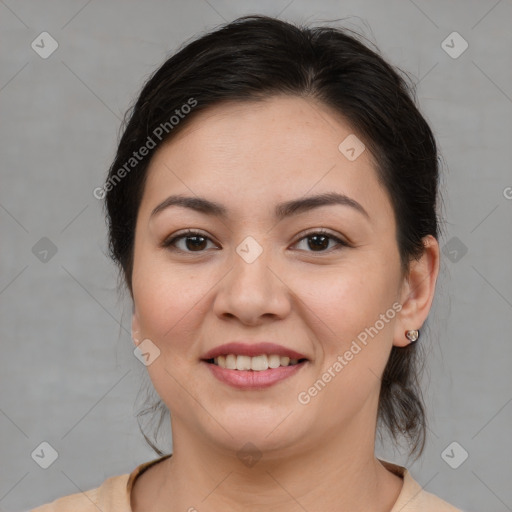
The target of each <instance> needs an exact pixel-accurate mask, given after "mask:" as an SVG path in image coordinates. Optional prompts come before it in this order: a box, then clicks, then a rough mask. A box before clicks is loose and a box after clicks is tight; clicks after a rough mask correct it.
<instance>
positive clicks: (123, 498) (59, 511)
mask: <svg viewBox="0 0 512 512" xmlns="http://www.w3.org/2000/svg"><path fill="white" fill-rule="evenodd" d="M129 476H130V475H129V474H128V473H127V474H125V475H118V476H113V477H110V478H107V480H105V481H104V482H103V483H102V484H101V485H100V486H99V487H96V488H95V489H90V490H88V491H84V492H79V493H76V494H70V495H68V496H63V497H61V498H58V499H56V500H54V501H52V502H50V503H46V504H44V505H41V506H39V507H37V508H34V509H32V510H30V512H98V509H99V510H102V512H130V506H129V503H128V500H127V492H126V489H127V483H128V478H129Z"/></svg>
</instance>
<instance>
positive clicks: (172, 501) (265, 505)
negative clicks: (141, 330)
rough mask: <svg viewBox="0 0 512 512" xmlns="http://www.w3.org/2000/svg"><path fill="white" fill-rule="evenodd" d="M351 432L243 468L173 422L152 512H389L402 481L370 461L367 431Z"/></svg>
mask: <svg viewBox="0 0 512 512" xmlns="http://www.w3.org/2000/svg"><path fill="white" fill-rule="evenodd" d="M356 427H357V428H356ZM350 430H351V427H350V426H349V427H348V431H347V430H345V431H344V435H343V436H342V437H341V436H340V435H339V434H335V433H332V436H331V437H327V436H325V437H324V438H323V439H322V441H321V442H320V441H319V442H318V443H313V444H314V446H312V443H311V441H309V444H308V445H307V446H306V444H305V445H304V447H303V449H300V450H297V447H296V446H295V448H294V453H293V456H290V455H289V454H287V455H286V456H283V454H282V453H280V454H277V453H275V452H266V453H262V454H261V458H260V459H259V460H258V461H257V462H256V463H254V461H252V462H251V461H250V460H246V462H245V463H244V462H243V461H241V460H240V459H239V458H238V457H237V455H236V453H233V452H231V453H226V452H225V451H223V450H221V449H220V448H219V447H218V445H216V444H213V443H210V442H208V441H207V440H205V439H204V438H199V439H198V438H197V436H195V435H193V434H191V433H190V431H189V430H188V429H187V428H185V426H184V425H180V423H179V421H176V420H175V421H173V444H174V452H173V456H172V457H171V458H169V459H167V460H166V461H165V462H164V463H162V464H158V465H156V466H155V467H157V466H161V469H160V476H159V477H158V478H157V479H155V482H156V481H158V484H157V485H156V487H155V488H154V489H153V491H154V492H152V493H151V494H152V496H153V502H152V503H151V505H152V506H151V510H154V511H158V512H174V511H175V510H176V511H177V510H181V511H183V510H190V511H194V510H197V511H201V512H208V511H218V510H223V511H226V512H229V511H235V510H236V511H238V510H240V505H241V504H243V508H244V510H247V511H248V512H253V511H261V510H268V511H269V512H274V511H276V512H277V511H278V510H279V512H288V511H292V510H293V511H296V510H299V508H302V509H303V510H336V511H339V512H345V511H346V512H348V511H350V512H363V511H367V510H373V511H375V512H389V511H390V510H391V509H392V507H393V504H394V503H395V502H396V500H397V498H398V495H399V493H400V490H401V486H402V480H401V479H400V478H399V477H397V476H396V475H393V474H392V473H390V472H389V471H388V470H387V469H385V468H384V467H383V466H382V464H381V463H380V462H379V461H378V459H376V458H375V455H374V438H375V430H374V429H372V428H371V426H369V428H367V429H366V430H363V431H362V430H361V428H360V425H353V426H352V430H353V431H350ZM308 447H309V448H308Z"/></svg>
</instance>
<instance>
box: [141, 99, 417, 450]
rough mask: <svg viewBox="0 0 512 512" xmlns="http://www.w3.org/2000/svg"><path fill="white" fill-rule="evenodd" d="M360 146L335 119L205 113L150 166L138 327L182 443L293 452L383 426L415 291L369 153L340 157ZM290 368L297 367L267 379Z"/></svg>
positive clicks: (278, 112) (245, 111) (296, 102)
mask: <svg viewBox="0 0 512 512" xmlns="http://www.w3.org/2000/svg"><path fill="white" fill-rule="evenodd" d="M351 134H353V131H352V129H351V127H350V126H349V125H348V124H347V123H346V122H345V121H344V120H343V119H341V118H340V117H339V116H337V115H336V114H334V113H333V112H332V111H330V110H329V109H328V108H327V107H325V106H322V105H319V104H316V103H312V102H311V101H307V100H305V99H301V98H293V97H276V98H272V99H268V100H265V101H264V102H259V103H255V102H244V103H233V104H229V105H226V104H224V105H221V106H218V107H215V108H212V109H210V110H208V111H205V112H204V113H201V114H199V115H198V116H197V117H196V118H195V119H194V120H193V121H192V122H191V124H190V125H189V126H188V127H187V128H186V129H185V130H184V131H182V132H180V134H179V135H178V136H177V137H176V138H174V139H173V140H171V141H169V142H168V143H166V144H165V145H163V146H161V147H160V148H159V150H158V151H157V152H156V154H155V155H154V156H153V158H152V161H151V163H150V166H149V169H148V177H147V178H148V179H147V182H146V185H145V190H144V195H143V198H142V202H141V205H140V210H139V213H138V218H137V225H136V233H135V246H134V264H133V275H132V289H133V299H134V314H133V326H132V327H133V330H134V332H135V333H136V335H135V338H136V339H137V340H138V341H142V340H147V339H149V340H150V342H149V343H150V344H151V345H146V347H147V346H151V347H153V349H152V353H153V354H157V353H158V351H159V355H158V356H157V357H155V358H154V360H153V361H152V362H151V364H149V365H148V366H147V369H148V372H149V375H150V378H151V380H152V382H153V384H154V386H155V388H156V390H157V392H158V393H159V395H160V397H161V398H162V399H163V401H164V402H165V404H166V405H167V407H168V408H169V410H170V411H171V418H172V425H173V435H174V438H175V442H179V440H180V439H181V438H183V437H184V435H185V434H184V432H188V434H187V435H192V436H196V437H197V439H201V440H202V441H201V442H204V443H210V444H211V445H212V446H216V447H218V449H234V450H238V449H240V448H241V447H242V446H244V445H245V444H246V443H247V442H250V443H252V444H253V445H255V446H256V447H258V449H262V450H263V449H265V450H268V451H269V452H270V451H272V450H283V451H286V450H287V449H288V448H291V447H293V449H297V448H300V449H308V448H312V447H314V446H318V444H319V442H320V441H321V442H326V441H327V440H329V439H334V438H335V437H336V436H339V435H343V434H344V433H345V434H346V433H347V432H349V431H350V432H353V433H357V432H362V431H366V430H368V426H369V425H370V426H373V419H374V416H375V414H376V410H377V404H378V395H379V389H380V384H381V381H380V377H381V376H382V373H383V371H384V367H385V365H386V362H387V359H388V357H389V353H390V350H391V348H392V345H393V343H394V340H395V342H396V340H397V339H399V336H400V337H403V331H402V330H401V326H399V318H400V313H399V310H400V308H401V306H400V304H401V303H402V301H403V298H404V279H403V276H402V274H401V267H400V258H399V252H398V247H397V243H396V224H395V220H394V214H393V209H392V205H391V203H390V200H389V198H388V195H387V193H386V190H385V189H383V188H382V186H381V185H380V184H379V182H378V179H377V174H376V170H375V165H374V162H373V161H372V158H371V155H370V154H369V151H368V150H364V151H363V152H362V153H361V154H360V155H359V156H358V157H357V158H356V159H355V160H354V159H353V158H351V159H349V158H347V156H345V154H344V153H342V152H341V151H340V149H339V148H338V146H339V145H340V143H341V142H342V141H344V140H345V138H346V137H347V136H349V135H351ZM346 154H347V155H349V156H350V157H352V154H351V152H350V151H349V152H348V153H346ZM328 194H331V196H330V197H331V202H329V201H328V200H327V198H328V197H329V196H327V195H328ZM170 196H181V197H183V198H192V199H198V198H201V199H203V200H205V201H208V202H211V203H215V204H216V205H217V207H216V208H215V207H212V205H208V203H204V202H203V203H200V202H196V204H195V205H194V204H192V203H189V204H188V206H187V205H186V204H184V203H182V204H170V203H173V201H168V203H167V206H166V207H165V204H162V203H164V202H165V201H166V200H167V199H168V198H170ZM316 196H320V197H319V198H318V199H317V200H316V202H315V201H314V200H312V198H314V197H316ZM333 198H335V199H336V198H337V199H336V200H332V199H333ZM174 203H176V201H174ZM159 205H160V208H158V211H157V212H156V213H154V214H153V213H152V212H153V211H154V210H155V208H157V207H158V206H159ZM205 205H206V206H205ZM187 230H190V231H192V233H188V234H187ZM410 328H417V327H416V326H411V327H410ZM398 331H400V335H398V334H397V332H398ZM147 343H148V342H147V341H146V344H147ZM228 343H235V344H234V345H231V346H229V347H222V346H223V345H225V344H228ZM262 343H270V344H273V345H274V346H271V345H259V344H262ZM155 346H156V348H155ZM216 349H218V350H216ZM212 351H213V352H212ZM150 352H151V351H150ZM217 355H220V358H217V357H216V356H217ZM251 355H252V356H270V357H250V356H251ZM286 355H288V356H289V357H291V359H292V363H295V361H293V359H298V362H297V364H296V365H295V364H293V365H288V366H279V367H277V368H269V369H266V370H263V371H261V372H260V371H259V370H258V369H259V368H265V367H266V365H269V364H270V365H271V366H276V364H279V365H281V364H282V365H286V363H287V359H286ZM223 356H228V357H224V359H223ZM277 356H280V357H277ZM151 357H154V356H151ZM214 357H215V359H214V360H213V363H212V360H211V359H212V358H214ZM276 357H277V359H276ZM215 363H217V364H215ZM232 364H238V365H239V368H249V366H244V365H251V366H250V368H253V367H254V368H255V369H254V370H248V369H247V370H243V369H229V368H223V367H222V366H223V365H224V366H225V365H228V366H230V365H232ZM370 430H371V428H370ZM372 435H373V434H372Z"/></svg>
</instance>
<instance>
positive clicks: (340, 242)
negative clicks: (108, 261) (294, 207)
mask: <svg viewBox="0 0 512 512" xmlns="http://www.w3.org/2000/svg"><path fill="white" fill-rule="evenodd" d="M313 235H323V236H326V237H328V238H330V239H331V240H333V241H335V242H336V243H337V244H338V247H335V248H334V249H332V248H331V249H327V250H325V251H306V252H310V253H312V254H315V253H319V254H322V253H323V254H325V253H330V252H332V251H333V250H334V251H338V250H340V249H342V248H344V247H351V246H350V244H349V243H348V242H346V241H344V240H341V239H340V238H338V237H337V236H334V235H333V234H332V233H330V232H329V231H326V230H324V229H317V230H315V231H311V232H309V233H306V234H305V235H303V236H302V237H301V238H299V240H297V242H295V244H294V245H296V244H297V243H299V242H301V241H302V240H304V239H307V238H309V237H312V236H313ZM193 236H201V237H203V238H206V239H207V240H209V241H212V240H211V238H210V237H208V236H206V235H203V234H202V233H201V232H199V231H193V230H191V229H189V230H187V231H186V232H185V233H181V234H179V235H177V236H174V237H172V238H168V239H166V240H164V241H163V242H162V244H161V247H163V248H165V249H168V250H171V251H179V252H183V253H187V254H194V253H197V254H201V253H203V252H205V250H204V251H183V250H182V249H178V248H177V247H175V246H174V244H175V243H176V242H177V241H178V240H181V239H182V238H189V237H193Z"/></svg>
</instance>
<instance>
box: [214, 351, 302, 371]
mask: <svg viewBox="0 0 512 512" xmlns="http://www.w3.org/2000/svg"><path fill="white" fill-rule="evenodd" d="M298 362H299V360H298V359H290V358H289V357H288V356H278V355H276V354H271V355H266V354H262V355H260V356H255V357H250V356H241V355H239V356H237V355H235V354H228V355H225V356H219V357H216V358H214V360H213V363H214V364H216V365H217V366H220V367H221V368H227V369H228V370H253V371H256V372H261V371H263V370H267V369H268V368H278V367H279V366H291V365H294V364H297V363H298Z"/></svg>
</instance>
